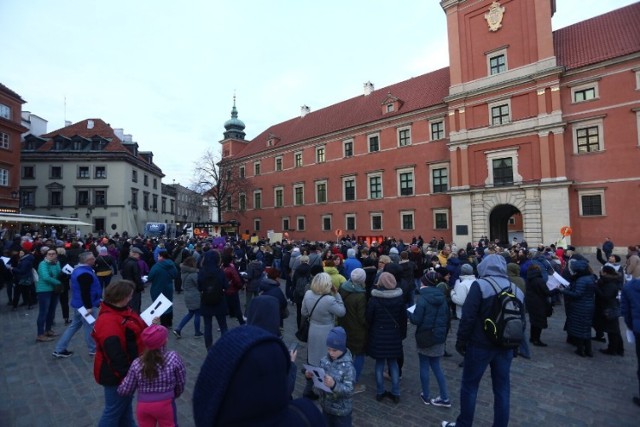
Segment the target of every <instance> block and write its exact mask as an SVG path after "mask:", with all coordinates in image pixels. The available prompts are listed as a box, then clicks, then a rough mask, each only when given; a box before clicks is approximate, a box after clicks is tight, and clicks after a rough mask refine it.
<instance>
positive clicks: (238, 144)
mask: <svg viewBox="0 0 640 427" xmlns="http://www.w3.org/2000/svg"><path fill="white" fill-rule="evenodd" d="M244 128H245V125H244V122H243V121H242V120H240V119H239V118H238V109H237V108H236V96H235V95H234V96H233V107H232V108H231V118H230V119H229V120H227V121H226V122H224V129H225V131H224V134H223V135H224V139H223V140H222V141H220V144H222V158H225V157H229V156H233V155H234V154H237V153H239V152H240V151H241V150H242V149H244V147H245V145H246V144H248V143H249V141H246V140H245V139H244V137H245V136H246V134H245V132H244Z"/></svg>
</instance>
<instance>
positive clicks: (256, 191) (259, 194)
mask: <svg viewBox="0 0 640 427" xmlns="http://www.w3.org/2000/svg"><path fill="white" fill-rule="evenodd" d="M256 196H259V198H260V203H259V205H260V206H256ZM262 205H263V200H262V190H254V191H253V209H262Z"/></svg>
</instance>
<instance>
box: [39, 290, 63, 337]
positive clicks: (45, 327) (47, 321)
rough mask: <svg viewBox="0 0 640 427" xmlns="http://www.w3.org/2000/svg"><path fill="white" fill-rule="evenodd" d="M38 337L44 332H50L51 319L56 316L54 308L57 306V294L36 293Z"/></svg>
mask: <svg viewBox="0 0 640 427" xmlns="http://www.w3.org/2000/svg"><path fill="white" fill-rule="evenodd" d="M37 296H38V320H37V321H36V325H37V327H38V336H40V335H43V334H44V333H45V332H46V331H50V330H51V326H52V325H53V317H54V316H55V315H56V306H57V305H58V294H54V293H53V292H52V291H49V292H38V293H37Z"/></svg>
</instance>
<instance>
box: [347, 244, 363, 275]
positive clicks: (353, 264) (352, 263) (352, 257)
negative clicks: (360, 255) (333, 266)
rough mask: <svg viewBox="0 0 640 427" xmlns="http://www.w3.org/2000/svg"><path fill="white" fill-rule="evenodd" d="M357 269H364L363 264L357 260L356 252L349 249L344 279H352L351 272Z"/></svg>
mask: <svg viewBox="0 0 640 427" xmlns="http://www.w3.org/2000/svg"><path fill="white" fill-rule="evenodd" d="M356 268H362V263H361V262H360V261H359V260H358V259H357V258H356V250H355V249H354V248H349V249H347V259H346V260H345V261H344V277H351V272H352V271H353V270H355V269H356Z"/></svg>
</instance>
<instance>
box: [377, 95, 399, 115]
mask: <svg viewBox="0 0 640 427" xmlns="http://www.w3.org/2000/svg"><path fill="white" fill-rule="evenodd" d="M400 107H402V101H401V100H400V99H399V98H397V97H395V96H393V95H391V93H387V96H386V97H385V98H384V100H383V101H382V114H387V113H392V112H394V111H398V110H400Z"/></svg>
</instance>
